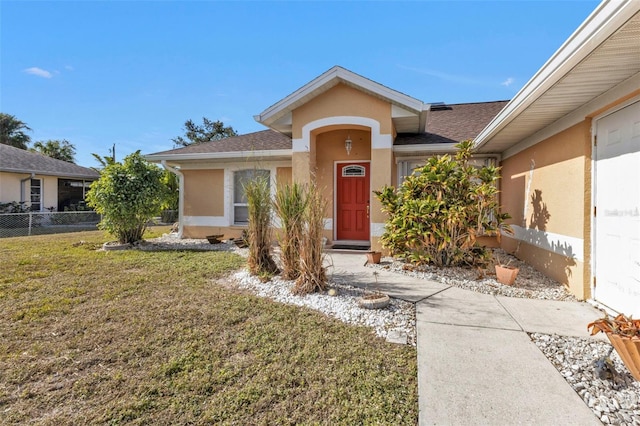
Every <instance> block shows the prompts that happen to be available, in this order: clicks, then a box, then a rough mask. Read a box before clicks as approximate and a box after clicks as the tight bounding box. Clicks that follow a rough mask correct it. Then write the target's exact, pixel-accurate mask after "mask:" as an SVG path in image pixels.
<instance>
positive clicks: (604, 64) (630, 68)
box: [478, 12, 640, 152]
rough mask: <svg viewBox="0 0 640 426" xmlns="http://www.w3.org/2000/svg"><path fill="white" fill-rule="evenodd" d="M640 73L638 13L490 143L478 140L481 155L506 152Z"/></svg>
mask: <svg viewBox="0 0 640 426" xmlns="http://www.w3.org/2000/svg"><path fill="white" fill-rule="evenodd" d="M638 73H640V12H637V13H635V15H633V16H632V17H631V19H629V20H628V21H627V22H626V23H625V24H624V25H622V26H621V27H620V28H619V29H618V30H617V31H616V32H614V33H613V34H612V35H611V36H610V37H608V38H607V39H606V40H605V41H603V42H602V43H601V44H600V45H598V46H597V47H595V48H594V49H593V50H592V51H591V53H590V54H588V55H587V56H586V57H585V58H584V59H583V60H582V61H580V62H579V63H578V64H577V65H576V66H574V67H573V68H572V69H570V70H569V71H568V72H566V74H564V76H562V77H561V78H559V79H558V81H557V82H556V83H555V84H553V85H552V86H551V87H550V88H549V89H547V90H546V91H545V92H544V93H542V94H541V95H539V96H538V97H537V98H536V99H535V100H534V101H533V102H531V103H530V104H529V106H528V107H526V108H525V109H524V110H522V111H521V112H520V113H519V114H518V115H517V116H516V117H515V118H513V119H512V120H511V121H509V122H508V123H507V124H506V125H505V126H504V127H502V129H500V130H499V131H497V132H496V133H494V135H493V136H491V137H490V138H488V139H487V140H479V141H478V143H479V144H481V146H480V148H479V149H478V152H504V151H505V150H506V149H508V148H510V147H511V146H513V145H515V144H516V143H518V142H519V141H522V140H524V139H526V138H527V137H529V136H531V135H533V134H535V133H536V132H538V131H540V130H541V129H544V128H545V127H547V126H549V125H551V124H552V123H554V122H556V121H558V120H559V119H561V118H562V117H564V116H565V115H567V114H569V113H571V112H572V111H574V110H576V109H578V108H580V107H581V106H583V105H585V104H587V103H588V102H590V101H592V100H593V99H595V98H597V97H598V96H600V95H602V94H603V93H605V92H607V91H609V90H610V89H612V88H614V87H616V86H617V85H619V84H621V83H623V82H625V81H626V80H629V79H630V78H632V77H634V76H635V75H637V74H638ZM516 98H517V96H516ZM516 98H514V101H515V100H516ZM508 107H509V106H507V107H506V108H505V110H506V109H508ZM492 124H493V123H492ZM490 126H491V125H490ZM485 130H486V129H485ZM482 136H483V135H482V134H481V136H480V137H479V139H482Z"/></svg>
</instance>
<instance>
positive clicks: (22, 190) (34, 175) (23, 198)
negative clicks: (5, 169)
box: [20, 173, 36, 203]
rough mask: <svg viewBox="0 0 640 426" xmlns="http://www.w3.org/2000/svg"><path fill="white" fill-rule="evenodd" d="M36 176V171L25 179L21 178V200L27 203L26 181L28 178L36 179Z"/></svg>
mask: <svg viewBox="0 0 640 426" xmlns="http://www.w3.org/2000/svg"><path fill="white" fill-rule="evenodd" d="M35 177H36V174H35V173H31V176H29V177H26V178H24V179H20V202H25V203H26V200H25V198H26V196H25V193H26V191H25V189H24V183H25V182H26V181H28V180H31V179H34V178H35Z"/></svg>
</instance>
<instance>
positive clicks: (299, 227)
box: [273, 183, 307, 280]
mask: <svg viewBox="0 0 640 426" xmlns="http://www.w3.org/2000/svg"><path fill="white" fill-rule="evenodd" d="M306 207H307V198H306V192H305V190H304V187H303V186H302V185H300V184H298V183H293V184H291V185H279V186H278V188H277V189H276V193H275V196H274V199H273V208H274V211H275V213H276V214H277V215H278V217H279V218H280V231H279V232H278V243H279V244H280V262H281V264H282V278H284V279H285V280H295V279H297V278H298V277H299V276H300V244H301V242H302V240H303V237H304V215H305V210H306Z"/></svg>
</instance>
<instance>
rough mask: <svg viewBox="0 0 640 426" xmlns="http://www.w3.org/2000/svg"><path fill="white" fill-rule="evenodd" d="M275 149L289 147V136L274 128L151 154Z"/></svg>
mask: <svg viewBox="0 0 640 426" xmlns="http://www.w3.org/2000/svg"><path fill="white" fill-rule="evenodd" d="M276 149H291V138H290V137H288V136H285V135H283V134H282V133H279V132H276V131H274V130H270V129H269V130H262V131H259V132H254V133H247V134H246V135H240V136H233V137H230V138H225V139H221V140H219V141H211V142H205V143H200V144H195V145H189V146H187V147H184V148H177V149H171V150H169V151H162V152H156V153H153V154H151V155H160V154H162V155H166V154H197V153H203V154H204V153H210V152H236V151H270V150H276Z"/></svg>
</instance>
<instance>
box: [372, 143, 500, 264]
mask: <svg viewBox="0 0 640 426" xmlns="http://www.w3.org/2000/svg"><path fill="white" fill-rule="evenodd" d="M471 147H472V142H471V141H463V142H461V143H459V144H458V145H456V148H457V149H458V152H457V153H456V155H455V156H453V157H452V156H450V155H442V156H437V157H432V158H430V159H429V160H427V162H426V164H425V165H424V166H423V167H420V168H418V169H416V170H415V171H414V173H413V174H412V175H411V176H409V177H407V178H406V179H405V181H404V182H403V183H402V185H401V186H400V187H399V188H397V189H394V188H393V187H390V186H385V187H384V188H383V189H382V190H380V191H375V194H376V195H377V197H378V199H379V200H380V201H381V202H382V208H383V211H384V212H386V213H388V214H389V219H388V220H387V222H386V225H385V232H384V234H383V236H382V238H381V241H382V244H383V246H384V247H387V248H389V249H390V250H391V252H392V254H394V255H399V256H403V257H405V258H407V259H408V260H409V261H411V262H412V263H415V264H427V263H432V264H435V265H437V266H452V265H462V264H468V265H477V264H482V263H483V262H485V261H486V260H487V252H486V250H485V249H484V248H483V247H479V246H478V244H477V238H478V236H480V235H495V236H496V237H497V238H500V231H503V232H507V233H510V232H511V229H510V228H509V227H508V226H507V225H505V223H504V221H505V220H506V219H508V218H510V216H509V215H508V214H507V213H500V211H499V205H498V197H497V196H498V189H497V186H496V183H497V181H498V179H499V178H500V175H499V170H500V169H499V168H498V167H493V166H485V167H481V168H476V167H474V166H472V165H470V164H469V158H470V156H471Z"/></svg>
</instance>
